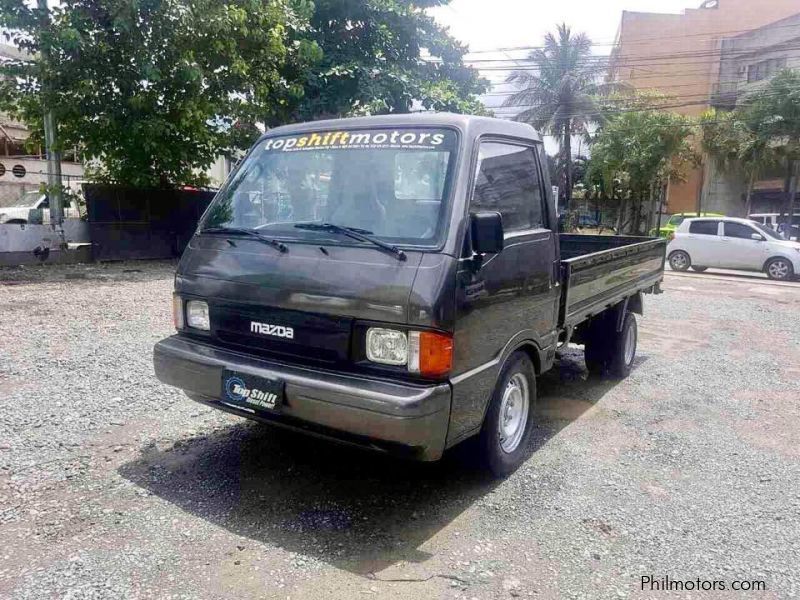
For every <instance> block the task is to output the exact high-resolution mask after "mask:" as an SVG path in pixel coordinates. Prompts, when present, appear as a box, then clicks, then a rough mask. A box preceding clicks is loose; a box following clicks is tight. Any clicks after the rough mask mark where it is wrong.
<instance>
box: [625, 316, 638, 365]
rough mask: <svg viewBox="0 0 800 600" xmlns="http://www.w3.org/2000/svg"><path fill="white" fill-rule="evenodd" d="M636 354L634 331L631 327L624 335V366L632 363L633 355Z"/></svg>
mask: <svg viewBox="0 0 800 600" xmlns="http://www.w3.org/2000/svg"><path fill="white" fill-rule="evenodd" d="M635 352H636V329H635V328H634V327H633V325H631V326H630V327H628V331H627V333H626V334H625V364H626V365H630V364H631V363H632V362H633V354H634V353H635Z"/></svg>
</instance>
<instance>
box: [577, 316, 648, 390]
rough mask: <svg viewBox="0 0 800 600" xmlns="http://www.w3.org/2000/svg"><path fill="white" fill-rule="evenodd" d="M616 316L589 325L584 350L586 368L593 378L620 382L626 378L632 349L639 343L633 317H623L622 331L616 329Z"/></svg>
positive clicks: (634, 355) (606, 317) (633, 357)
mask: <svg viewBox="0 0 800 600" xmlns="http://www.w3.org/2000/svg"><path fill="white" fill-rule="evenodd" d="M616 314H617V313H616V312H610V313H609V314H608V315H606V316H605V318H602V319H599V320H598V321H596V322H595V323H593V324H592V326H591V327H590V330H589V335H588V339H587V340H586V346H585V350H584V360H585V361H586V368H587V369H588V370H589V372H590V373H592V374H593V375H606V374H608V375H611V377H614V378H616V379H623V378H625V377H627V376H628V375H630V372H631V368H632V367H633V361H634V359H635V358H636V348H637V346H638V342H639V329H638V326H637V324H636V317H635V316H634V315H633V313H631V312H626V313H625V318H624V319H623V320H622V330H621V331H617V328H616V319H615V318H614V317H615V316H616Z"/></svg>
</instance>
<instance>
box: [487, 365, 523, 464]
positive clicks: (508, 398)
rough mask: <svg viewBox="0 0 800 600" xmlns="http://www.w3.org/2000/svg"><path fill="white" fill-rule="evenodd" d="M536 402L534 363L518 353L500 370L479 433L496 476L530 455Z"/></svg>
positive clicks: (488, 461)
mask: <svg viewBox="0 0 800 600" xmlns="http://www.w3.org/2000/svg"><path fill="white" fill-rule="evenodd" d="M535 404H536V375H535V372H534V370H533V364H532V363H531V360H530V358H528V356H527V355H526V354H525V353H523V352H515V353H514V354H512V355H511V357H510V358H509V360H508V362H507V363H506V366H505V367H504V368H503V371H502V372H501V373H500V377H499V379H498V381H497V386H496V387H495V390H494V393H493V394H492V399H491V402H490V404H489V409H488V411H487V413H486V418H485V419H484V422H483V428H482V429H481V434H480V442H479V447H480V452H481V457H482V459H483V462H484V463H485V465H486V467H487V468H488V469H489V471H491V472H492V474H493V475H495V476H496V477H506V476H507V475H510V474H511V473H513V472H514V471H516V470H517V468H518V467H519V466H520V465H521V464H522V463H523V462H524V460H525V459H526V458H527V457H528V452H529V450H530V448H529V445H530V444H529V442H530V437H531V431H532V428H533V409H534V406H535Z"/></svg>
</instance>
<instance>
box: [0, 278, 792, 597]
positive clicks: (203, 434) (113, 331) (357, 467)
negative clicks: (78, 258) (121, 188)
mask: <svg viewBox="0 0 800 600" xmlns="http://www.w3.org/2000/svg"><path fill="white" fill-rule="evenodd" d="M173 269H174V265H173V264H171V263H130V264H124V263H123V264H116V265H102V266H92V267H83V266H76V267H57V268H56V267H40V268H29V269H17V270H3V271H0V331H2V335H1V336H0V558H2V560H1V561H0V597H4V598H5V597H9V598H51V597H63V598H73V599H81V598H250V597H253V598H256V597H257V598H321V597H325V598H331V599H334V598H336V599H338V598H343V599H344V598H347V599H350V598H360V597H370V596H373V597H378V598H405V599H411V598H414V599H419V598H452V599H456V598H464V599H472V598H479V599H483V598H507V597H523V598H592V599H594V598H628V597H630V598H752V597H759V598H792V597H798V596H799V595H800V573H798V566H799V565H800V445H799V444H798V431H800V405H798V397H800V393H799V392H798V390H799V388H800V386H799V385H798V384H799V383H800V330H799V329H798V317H797V315H798V314H800V286H798V285H774V284H770V283H768V282H760V281H754V280H751V279H741V280H736V279H735V278H731V277H725V278H716V277H714V276H710V275H703V276H699V275H682V276H681V275H673V274H668V275H667V280H666V282H665V286H664V287H665V290H666V293H665V294H663V295H662V296H658V297H648V298H647V300H646V315H645V318H644V319H642V320H641V321H640V336H641V341H640V348H639V355H638V359H637V361H638V364H637V366H636V368H635V370H634V372H633V374H632V375H631V377H630V378H629V379H627V380H626V381H624V382H621V383H614V382H609V381H601V380H595V379H588V380H587V377H586V373H585V371H584V369H583V362H582V358H581V352H580V350H579V349H578V350H576V349H569V350H568V351H567V352H566V353H565V354H564V355H563V356H562V357H561V360H560V366H559V367H558V368H556V369H554V370H553V371H552V372H550V373H549V374H547V375H545V376H544V377H542V378H541V380H540V381H539V394H540V404H539V411H538V416H539V426H538V427H537V432H536V436H535V437H536V439H535V444H536V446H537V448H536V452H535V453H534V454H533V455H532V457H531V458H530V459H529V460H528V461H527V463H526V464H525V465H524V466H523V467H522V468H521V469H520V470H519V471H518V472H517V473H516V474H514V475H513V476H512V477H510V478H509V479H507V480H506V481H503V482H499V483H498V482H493V481H491V480H488V479H487V478H486V477H485V476H483V475H481V474H480V473H477V472H475V471H474V470H473V469H472V468H471V466H470V460H469V458H470V453H469V448H461V449H458V450H457V451H455V452H452V453H450V454H449V455H448V456H447V457H446V459H445V460H444V461H443V462H442V463H438V464H434V465H418V464H410V463H404V462H400V461H396V460H391V459H388V458H385V457H381V456H376V455H372V454H368V453H364V452H360V451H354V450H350V449H345V448H341V447H338V446H334V445H330V444H328V443H325V442H319V441H314V440H309V439H306V438H302V437H297V436H294V435H290V434H285V433H280V432H276V431H273V430H270V429H269V428H266V427H264V426H260V425H257V424H252V423H249V422H245V421H242V420H240V419H237V418H235V417H230V416H227V415H224V414H222V413H219V412H217V411H213V410H211V409H208V408H205V407H203V406H201V405H198V404H194V403H192V402H191V401H189V400H188V399H186V398H185V397H184V396H183V395H182V393H180V392H178V391H177V390H173V389H170V388H168V387H165V386H163V385H161V384H159V383H158V382H157V380H156V379H155V377H154V376H153V370H152V365H151V350H152V345H153V343H154V342H155V341H156V340H158V339H159V338H161V337H163V336H166V335H168V334H169V333H170V332H171V328H172V325H171V315H170V292H171V287H172V271H173ZM75 315H80V317H76V316H75ZM645 575H652V576H653V577H654V578H657V579H660V578H662V577H664V576H668V577H670V578H672V579H673V580H692V581H694V580H696V579H697V578H700V579H707V580H711V581H720V582H722V583H724V584H725V585H726V586H727V590H726V591H724V592H719V591H718V592H716V593H714V592H703V593H697V592H691V593H687V592H663V591H651V590H650V589H649V588H647V589H645V590H644V591H643V590H642V589H641V586H640V578H641V577H642V576H645ZM739 580H745V581H752V580H763V581H764V582H765V585H766V590H767V591H766V592H760V593H753V592H747V593H744V592H731V591H730V585H731V584H732V582H734V581H739Z"/></svg>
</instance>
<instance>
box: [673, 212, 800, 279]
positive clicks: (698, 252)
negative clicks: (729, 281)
mask: <svg viewBox="0 0 800 600" xmlns="http://www.w3.org/2000/svg"><path fill="white" fill-rule="evenodd" d="M667 260H668V261H669V266H670V267H672V268H673V269H674V270H675V271H686V270H687V269H689V268H690V267H691V268H692V269H693V270H695V271H700V272H702V271H705V270H706V269H707V268H708V267H717V268H722V269H741V270H744V271H762V272H764V273H766V274H767V276H768V277H769V278H770V279H778V280H787V279H792V278H793V277H794V276H795V274H796V273H800V243H798V242H792V241H788V240H785V239H783V238H782V237H781V236H780V235H778V233H777V232H775V231H773V230H772V229H771V228H769V227H767V226H766V225H762V224H761V223H756V222H755V221H750V220H748V219H737V218H734V217H717V218H710V217H708V218H697V219H686V220H685V221H684V222H683V223H681V224H680V225H679V226H678V229H677V230H676V231H675V234H674V237H673V238H672V240H671V241H670V243H669V246H668V247H667Z"/></svg>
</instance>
